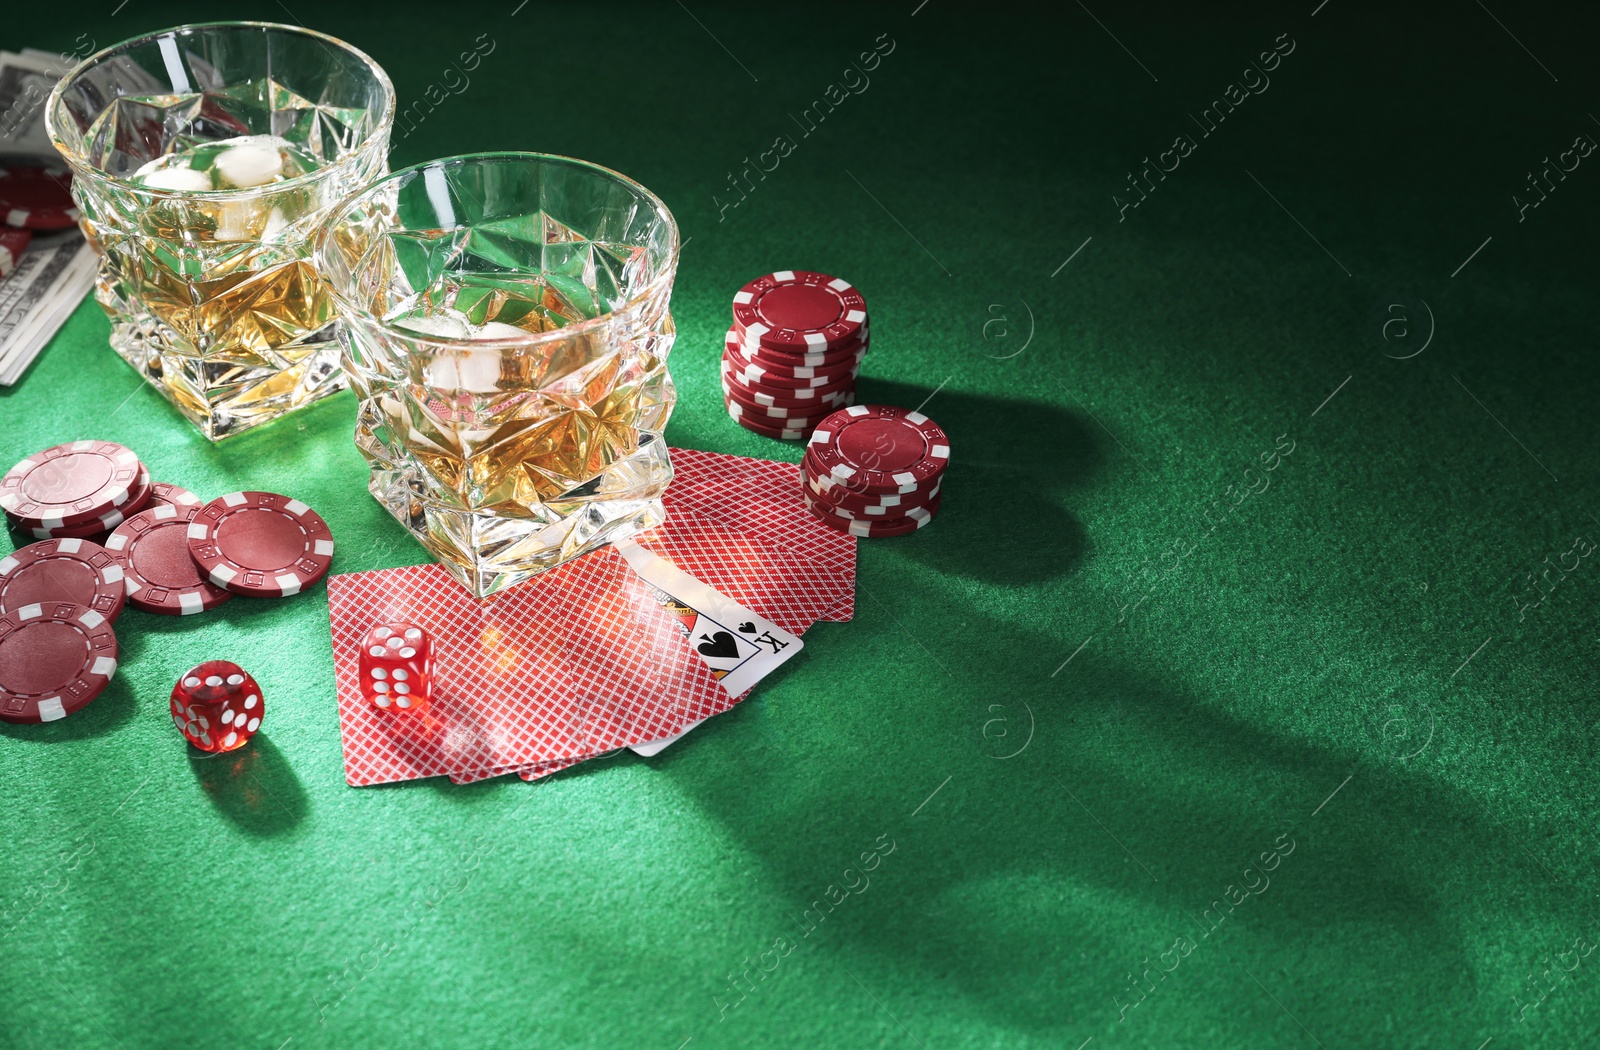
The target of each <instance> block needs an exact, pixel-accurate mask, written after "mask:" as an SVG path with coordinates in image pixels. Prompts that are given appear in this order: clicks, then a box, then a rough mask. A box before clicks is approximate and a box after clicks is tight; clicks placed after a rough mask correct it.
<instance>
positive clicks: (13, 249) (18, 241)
mask: <svg viewBox="0 0 1600 1050" xmlns="http://www.w3.org/2000/svg"><path fill="white" fill-rule="evenodd" d="M31 240H33V231H32V230H17V229H12V228H10V227H0V277H4V276H5V275H6V274H8V273H10V272H11V271H12V270H15V269H16V268H17V260H18V259H21V258H22V253H23V252H24V251H26V250H27V248H28V242H29V241H31Z"/></svg>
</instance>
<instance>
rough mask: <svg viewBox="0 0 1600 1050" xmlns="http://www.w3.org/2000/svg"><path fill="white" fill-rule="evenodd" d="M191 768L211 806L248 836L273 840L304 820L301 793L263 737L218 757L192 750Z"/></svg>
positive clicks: (257, 737)
mask: <svg viewBox="0 0 1600 1050" xmlns="http://www.w3.org/2000/svg"><path fill="white" fill-rule="evenodd" d="M189 768H190V770H191V771H192V772H193V773H194V776H195V779H196V780H197V781H198V782H199V783H200V787H201V788H202V789H204V791H205V793H206V797H207V798H209V799H210V800H211V802H212V804H213V805H215V806H216V807H217V809H218V810H219V811H221V813H222V814H223V815H224V816H226V817H227V818H228V819H229V820H231V821H233V822H234V824H236V825H238V827H239V828H240V829H241V830H242V831H244V832H246V833H248V834H251V835H257V836H260V837H262V838H271V837H273V836H277V835H282V834H284V833H286V832H289V831H292V830H294V828H295V827H296V825H298V824H299V823H300V822H301V821H302V820H304V819H305V816H306V812H307V805H306V793H305V789H304V788H302V787H301V786H300V781H299V780H298V779H297V778H296V777H295V775H294V770H293V769H291V768H290V767H289V763H287V762H286V761H284V758H283V755H282V754H281V753H280V752H279V751H278V749H277V747H276V746H274V745H273V743H272V741H271V740H269V739H268V738H267V736H266V734H265V733H257V734H256V735H255V736H254V737H253V738H251V740H250V743H249V744H247V745H246V746H244V747H241V748H239V749H238V750H237V751H228V752H224V753H222V754H207V753H206V752H204V751H200V750H198V749H196V748H193V747H191V748H189Z"/></svg>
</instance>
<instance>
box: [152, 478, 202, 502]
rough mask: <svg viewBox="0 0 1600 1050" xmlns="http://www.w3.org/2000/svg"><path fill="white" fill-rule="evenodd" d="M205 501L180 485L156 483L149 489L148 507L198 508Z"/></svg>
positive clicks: (164, 482) (163, 482)
mask: <svg viewBox="0 0 1600 1050" xmlns="http://www.w3.org/2000/svg"><path fill="white" fill-rule="evenodd" d="M203 503H205V500H203V499H201V498H200V497H199V496H196V495H195V494H194V493H192V492H190V491H189V490H188V489H186V488H184V487H183V486H182V485H173V484H171V483H170V482H166V481H158V482H156V483H155V484H154V485H152V486H151V487H150V503H149V504H148V506H150V507H198V506H200V505H201V504H203Z"/></svg>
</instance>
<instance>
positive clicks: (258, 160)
mask: <svg viewBox="0 0 1600 1050" xmlns="http://www.w3.org/2000/svg"><path fill="white" fill-rule="evenodd" d="M267 141H268V142H270V141H271V139H270V138H268V139H267ZM213 166H214V167H215V168H216V170H217V174H219V175H221V176H222V181H223V182H224V183H226V184H227V185H228V186H231V187H237V188H238V189H249V188H250V187H251V186H265V185H266V184H267V183H269V182H271V181H272V180H273V179H276V178H277V177H278V176H279V175H280V174H282V172H283V154H282V153H280V152H278V148H277V147H276V146H272V145H266V144H265V143H256V142H245V143H240V144H239V145H237V146H230V147H229V148H227V149H225V150H223V151H222V152H221V153H219V154H217V159H216V160H215V161H214V162H213Z"/></svg>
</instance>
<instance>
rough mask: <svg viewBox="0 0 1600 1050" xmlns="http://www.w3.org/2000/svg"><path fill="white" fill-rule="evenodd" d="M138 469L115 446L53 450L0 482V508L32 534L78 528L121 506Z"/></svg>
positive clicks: (84, 444)
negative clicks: (76, 526)
mask: <svg viewBox="0 0 1600 1050" xmlns="http://www.w3.org/2000/svg"><path fill="white" fill-rule="evenodd" d="M142 469H143V468H142V465H141V464H140V463H139V457H138V456H136V455H135V454H134V453H133V450H131V449H129V448H126V447H124V446H122V445H119V444H117V443H116V442H115V441H73V442H70V443H68V444H65V445H56V446H54V447H53V448H47V449H45V450H44V451H43V452H35V453H34V454H33V455H31V456H29V457H27V458H26V459H23V460H21V461H20V462H18V463H17V464H16V466H14V467H12V468H11V469H10V470H9V471H7V472H6V475H5V477H4V478H0V507H3V508H4V509H5V510H6V511H7V512H8V513H9V514H11V515H12V516H13V517H16V518H18V519H20V520H21V521H22V522H23V523H24V524H26V525H28V526H30V527H32V528H40V529H52V530H53V529H61V528H70V527H72V526H74V525H84V524H87V523H88V522H90V521H91V520H93V519H94V518H98V517H99V516H100V515H102V514H105V513H106V512H108V511H111V510H114V509H116V508H117V507H121V506H124V505H125V504H126V503H127V502H128V499H129V496H130V495H131V494H132V493H131V490H132V488H133V486H134V485H135V484H136V483H137V482H138V480H139V478H140V477H141V470H142Z"/></svg>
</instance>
